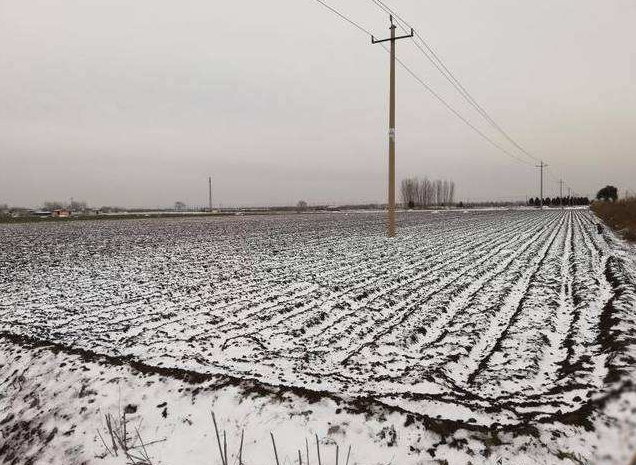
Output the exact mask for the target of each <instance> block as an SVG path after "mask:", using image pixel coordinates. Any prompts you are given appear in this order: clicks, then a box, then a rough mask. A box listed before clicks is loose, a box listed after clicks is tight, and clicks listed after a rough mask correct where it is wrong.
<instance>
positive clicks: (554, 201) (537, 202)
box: [528, 197, 590, 207]
mask: <svg viewBox="0 0 636 465" xmlns="http://www.w3.org/2000/svg"><path fill="white" fill-rule="evenodd" d="M589 204H590V199H589V198H587V197H563V198H561V197H553V198H550V197H546V198H544V199H543V205H544V206H546V207H560V206H561V205H563V206H565V207H571V206H579V205H589ZM528 205H530V206H531V207H540V206H541V199H540V198H539V197H536V198H530V200H528Z"/></svg>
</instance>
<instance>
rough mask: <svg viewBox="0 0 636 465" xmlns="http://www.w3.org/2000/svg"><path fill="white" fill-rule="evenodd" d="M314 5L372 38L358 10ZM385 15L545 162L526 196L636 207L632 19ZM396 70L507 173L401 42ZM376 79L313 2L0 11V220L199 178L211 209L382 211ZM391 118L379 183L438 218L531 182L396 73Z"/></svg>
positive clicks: (500, 2)
mask: <svg viewBox="0 0 636 465" xmlns="http://www.w3.org/2000/svg"><path fill="white" fill-rule="evenodd" d="M325 1H327V3H328V4H330V5H332V6H334V7H335V8H338V9H339V10H340V11H342V12H343V13H345V14H347V15H350V16H351V17H352V18H353V19H354V20H355V21H357V22H358V23H359V24H361V25H362V26H363V27H365V28H367V29H368V30H370V31H371V32H372V33H374V34H375V35H376V37H385V36H387V34H388V33H389V31H388V18H387V15H386V14H385V13H383V12H382V11H381V10H380V9H379V8H378V7H377V6H376V5H375V4H374V3H373V2H372V1H370V0H325ZM388 5H389V6H390V7H392V8H394V9H395V10H397V12H398V13H399V14H400V16H401V17H403V18H404V19H406V20H407V21H409V22H410V23H411V24H412V25H413V26H414V27H415V29H416V30H417V31H418V32H419V34H420V35H421V36H422V37H424V39H425V40H426V41H427V42H428V44H429V45H430V46H431V47H432V48H433V49H434V50H435V52H436V53H437V54H438V55H439V56H440V57H441V58H442V59H443V60H444V63H445V65H446V66H447V67H448V68H449V69H450V70H451V71H452V72H453V73H454V75H455V76H456V77H457V78H458V79H459V80H460V82H461V83H462V85H463V86H464V87H465V88H466V89H468V91H469V92H470V93H471V94H472V96H473V97H474V98H475V99H476V100H477V102H479V104H480V105H481V106H482V107H484V108H485V110H486V111H487V112H488V113H489V114H490V116H491V117H492V118H494V120H495V121H496V122H497V123H498V124H499V125H500V126H501V127H503V128H504V129H505V130H506V131H507V132H508V133H509V134H510V135H512V137H513V138H514V139H515V140H516V141H517V142H518V143H520V144H521V145H522V146H523V147H524V148H525V149H526V150H527V151H528V152H530V153H532V154H533V155H535V156H536V157H537V158H541V159H544V160H545V162H546V163H548V164H549V169H550V172H551V173H552V174H551V175H546V179H545V192H546V196H554V195H555V194H558V183H557V182H556V178H559V177H563V179H564V180H565V182H566V183H567V185H568V186H570V187H571V188H572V189H574V191H576V192H577V193H579V194H581V195H590V194H593V193H594V192H596V191H597V190H598V189H599V188H600V187H602V186H604V185H605V184H613V185H616V186H617V187H618V188H619V190H621V191H623V192H624V191H625V190H630V191H632V192H634V191H636V176H635V174H636V149H635V147H636V85H634V82H636V29H635V28H634V27H633V25H634V24H636V2H634V1H633V0H611V1H607V2H598V1H595V0H563V1H559V2H549V1H547V0H540V1H538V2H520V1H514V2H510V1H509V0H489V1H486V2H484V1H483V0H479V1H478V0H448V1H445V2H428V1H424V2H422V1H421V0H391V1H390V2H388ZM397 53H398V56H399V57H400V58H401V59H402V60H403V61H404V62H405V63H407V64H408V66H409V67H411V68H412V69H413V71H414V72H415V73H417V74H418V75H419V76H420V77H421V78H422V79H423V80H424V81H425V82H426V83H427V84H429V85H430V86H431V87H432V88H433V89H434V90H435V91H436V92H438V93H439V95H441V96H443V98H444V99H445V100H446V101H447V102H448V103H449V104H450V105H451V106H452V107H453V108H455V109H456V110H457V111H458V112H459V113H461V114H462V115H463V116H464V117H465V118H466V119H468V120H469V121H470V122H471V124H473V125H475V126H476V127H477V128H479V130H480V131H483V132H484V134H486V135H487V136H488V137H490V138H492V139H493V140H495V141H496V142H497V143H498V144H501V145H502V146H504V147H505V148H506V149H507V150H509V151H510V152H512V153H515V154H517V155H518V156H519V157H520V158H524V155H521V154H519V151H518V150H517V149H516V148H515V147H514V146H513V145H511V144H510V143H509V141H507V140H506V139H505V138H504V137H503V136H502V135H501V134H498V133H497V131H496V130H494V129H493V128H492V127H490V126H489V125H488V124H487V123H486V122H485V121H484V119H483V118H481V117H480V115H479V114H478V113H477V112H476V111H475V110H474V109H473V108H471V107H470V106H469V105H468V104H467V103H466V102H465V101H464V100H463V99H462V98H461V96H460V95H459V94H458V93H457V91H456V90H455V89H454V88H453V87H451V85H450V84H449V83H448V82H447V81H446V80H445V79H444V78H443V77H442V76H441V74H440V73H439V72H438V71H437V70H436V69H435V68H434V67H433V66H432V65H431V63H430V62H428V61H427V60H426V58H425V57H424V56H423V55H422V54H421V53H420V51H419V50H418V49H417V48H416V47H415V46H414V44H413V43H412V42H410V41H409V40H401V41H399V42H398V44H397ZM388 64H389V63H388V55H387V53H386V52H385V51H384V50H383V49H382V48H381V46H379V45H371V43H370V40H369V38H368V37H366V36H365V35H364V34H363V33H361V32H360V31H359V30H357V29H355V28H354V27H352V26H351V25H349V24H347V23H346V22H344V21H343V20H342V19H340V18H338V17H337V16H335V15H334V14H333V13H331V12H329V11H328V10H326V9H325V8H324V7H322V6H321V5H319V4H318V3H317V2H316V1H315V0H278V1H275V2H255V1H252V2H246V1H237V2H224V3H220V4H219V3H218V2H209V1H206V2H204V1H200V0H190V1H186V2H174V1H166V0H152V1H151V0H137V1H135V2H130V1H123V0H91V1H86V0H47V1H45V0H0V204H2V203H8V204H10V205H16V206H37V205H41V204H42V203H43V202H44V201H45V200H59V201H68V199H70V198H71V197H72V198H74V199H76V200H83V201H87V202H88V203H89V204H91V205H93V206H101V205H119V206H128V207H159V206H169V205H172V204H174V202H175V201H183V202H185V203H186V204H188V205H192V206H203V205H206V204H207V196H208V191H207V189H208V187H207V178H208V176H212V178H213V203H214V204H215V205H217V206H218V205H226V206H229V205H242V206H247V205H253V206H261V205H290V204H295V203H296V202H297V201H298V200H301V199H304V200H306V201H307V202H309V203H313V204H343V203H362V202H384V201H385V199H386V186H387V179H386V178H387V174H386V173H387V140H388V137H387V124H388ZM396 119H397V129H396V134H397V136H396V138H397V177H398V180H399V179H402V178H404V177H408V176H420V177H423V176H427V177H428V178H432V179H437V178H441V179H449V180H454V181H455V183H456V185H457V198H458V200H485V199H492V200H523V199H525V198H526V196H537V195H538V187H539V172H538V169H536V168H533V167H532V166H528V165H526V164H523V163H520V162H518V161H516V160H514V159H512V158H511V157H509V156H507V155H505V154H503V153H502V152H500V151H499V150H497V149H496V148H495V147H493V146H492V145H490V144H488V143H487V142H486V141H484V140H483V139H482V138H480V136H479V135H478V134H476V133H475V132H474V131H472V130H471V129H470V128H469V127H468V126H466V125H465V124H464V123H462V122H461V121H460V120H459V119H458V118H457V117H456V116H455V115H453V114H452V113H451V112H450V111H449V110H448V109H447V108H445V107H444V106H443V105H442V104H441V103H440V102H439V101H437V100H436V99H435V98H434V97H433V96H432V95H431V94H430V93H428V92H427V91H426V90H425V89H424V88H423V87H422V85H421V84H420V83H418V82H417V81H416V80H415V79H413V77H412V76H410V75H409V74H407V73H406V72H405V71H404V70H403V69H401V68H399V67H398V69H397V118H396ZM527 161H529V162H531V161H530V160H527ZM530 164H532V162H531V163H530ZM555 177H556V178H555Z"/></svg>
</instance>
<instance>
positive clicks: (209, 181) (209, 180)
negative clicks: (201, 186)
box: [208, 176, 212, 212]
mask: <svg viewBox="0 0 636 465" xmlns="http://www.w3.org/2000/svg"><path fill="white" fill-rule="evenodd" d="M208 205H209V209H210V212H212V176H210V177H208Z"/></svg>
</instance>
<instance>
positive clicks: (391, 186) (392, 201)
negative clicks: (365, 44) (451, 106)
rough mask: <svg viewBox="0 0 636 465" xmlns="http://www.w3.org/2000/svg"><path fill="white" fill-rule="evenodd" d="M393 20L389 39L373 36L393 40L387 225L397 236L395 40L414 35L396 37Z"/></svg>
mask: <svg viewBox="0 0 636 465" xmlns="http://www.w3.org/2000/svg"><path fill="white" fill-rule="evenodd" d="M389 20H390V21H391V27H390V28H389V29H391V37H390V38H389V39H382V40H375V37H373V36H371V43H372V44H379V43H381V42H388V41H390V42H391V65H390V70H389V196H388V197H389V202H388V207H389V218H388V225H387V236H389V237H393V236H395V41H396V40H399V39H406V38H409V37H413V29H412V28H411V34H409V35H406V36H400V37H395V24H393V15H391V16H389Z"/></svg>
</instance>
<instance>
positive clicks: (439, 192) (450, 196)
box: [400, 178, 455, 208]
mask: <svg viewBox="0 0 636 465" xmlns="http://www.w3.org/2000/svg"><path fill="white" fill-rule="evenodd" d="M400 196H401V198H402V205H404V207H406V208H416V207H428V206H432V205H436V206H448V205H453V204H454V203H455V182H454V181H447V180H441V179H436V180H433V181H430V180H429V179H428V178H424V179H419V178H407V179H403V180H402V183H401V184H400Z"/></svg>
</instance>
